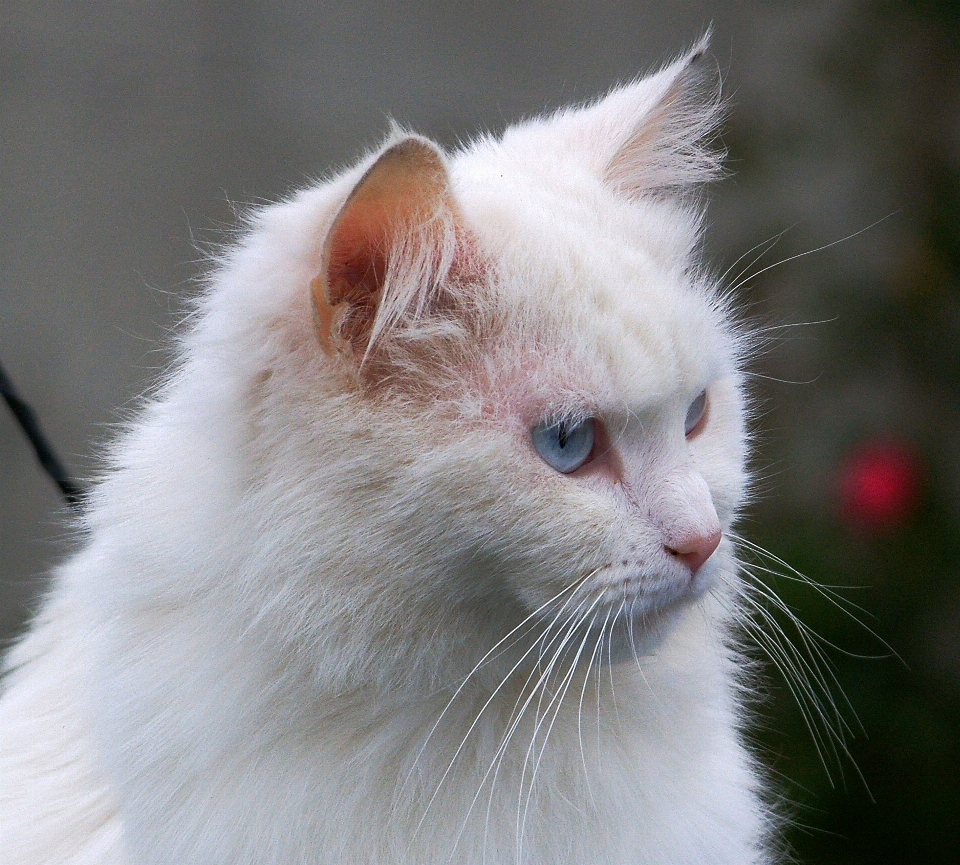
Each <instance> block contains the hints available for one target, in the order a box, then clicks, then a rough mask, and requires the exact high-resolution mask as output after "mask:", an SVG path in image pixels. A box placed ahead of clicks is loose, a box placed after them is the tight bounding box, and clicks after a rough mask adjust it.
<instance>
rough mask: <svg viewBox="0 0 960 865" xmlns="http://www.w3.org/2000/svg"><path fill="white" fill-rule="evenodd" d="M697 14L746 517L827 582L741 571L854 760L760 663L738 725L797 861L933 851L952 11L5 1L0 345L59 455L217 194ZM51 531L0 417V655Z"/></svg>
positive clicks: (293, 175) (532, 83)
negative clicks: (732, 308)
mask: <svg viewBox="0 0 960 865" xmlns="http://www.w3.org/2000/svg"><path fill="white" fill-rule="evenodd" d="M711 22H712V23H713V26H714V39H713V43H712V54H713V58H714V60H715V62H716V64H717V66H718V68H719V69H720V71H721V73H722V76H723V79H724V90H725V92H726V93H727V95H728V97H729V98H730V100H731V103H732V114H731V116H730V119H729V121H728V123H727V124H726V127H725V131H724V135H723V141H724V144H725V146H726V147H727V148H728V150H729V153H730V157H729V160H728V163H727V165H728V168H729V170H730V177H729V178H728V179H726V180H724V181H723V182H721V183H720V184H719V185H717V186H716V187H715V188H713V189H712V190H711V191H710V199H711V205H710V211H709V215H710V218H709V228H708V231H707V238H706V254H707V256H708V258H709V259H710V260H711V261H712V262H713V263H714V264H715V266H716V268H717V269H718V270H720V271H723V270H726V269H727V268H728V267H730V268H731V270H730V274H729V276H728V277H727V282H728V283H734V282H742V283H743V284H742V285H740V287H739V288H738V289H737V294H738V296H739V298H740V305H741V308H742V309H743V310H744V311H745V314H746V315H747V316H748V317H749V318H750V319H751V320H752V321H753V322H754V323H755V324H756V326H757V327H759V328H765V331H764V332H765V334H766V336H767V337H768V340H767V342H766V344H765V346H764V349H763V351H762V352H761V353H760V355H759V356H758V357H757V358H756V360H755V362H754V363H753V365H752V367H751V381H752V383H753V387H754V393H755V394H756V396H757V398H758V413H757V419H756V422H755V431H756V455H755V460H754V465H755V468H756V471H757V475H758V487H757V498H756V501H755V503H754V504H753V505H752V506H751V508H750V510H749V512H748V514H747V515H746V518H745V520H744V522H743V524H742V526H741V531H742V534H743V535H745V536H746V537H748V538H749V539H751V540H752V541H753V542H755V543H757V544H760V545H762V546H763V547H764V548H766V549H767V550H769V551H770V552H771V553H772V554H773V555H775V556H777V557H779V558H780V559H782V560H784V561H785V562H788V563H789V564H790V565H791V566H792V567H794V568H796V569H797V570H798V571H800V572H802V573H803V574H805V575H807V576H808V577H809V578H810V579H811V580H813V581H816V582H817V583H820V584H823V585H826V586H831V587H837V586H839V587H843V588H839V589H836V591H837V592H838V593H839V595H840V598H841V600H840V601H839V602H838V603H834V599H833V598H832V597H831V596H830V594H829V592H827V591H817V590H816V589H815V588H811V586H809V585H807V584H806V583H804V582H803V581H800V580H799V579H797V578H796V575H795V574H793V573H792V572H791V571H789V570H788V569H787V568H786V567H784V566H782V565H777V564H773V566H772V567H770V569H771V570H773V571H779V572H781V574H782V576H775V575H773V574H769V573H766V572H765V571H763V570H758V569H756V568H754V572H755V573H756V574H757V577H758V579H762V580H764V581H765V585H767V586H769V587H772V588H774V589H775V590H776V591H777V593H778V594H779V596H780V597H781V598H783V599H784V600H785V601H786V602H787V603H788V604H789V605H790V607H792V609H793V610H794V611H795V612H796V614H797V615H798V616H799V617H800V618H801V619H802V620H803V621H804V622H805V623H806V624H807V625H808V626H809V627H810V628H812V629H813V630H814V631H816V632H817V633H818V634H820V635H821V637H822V638H823V639H824V640H825V641H828V642H829V643H830V644H832V646H834V647H836V648H831V647H829V646H825V647H824V653H825V656H826V658H827V660H828V662H829V667H827V666H826V664H825V663H824V661H823V660H822V659H821V665H822V666H823V667H824V676H825V677H827V678H828V679H829V680H830V681H829V688H830V691H831V692H832V694H833V698H834V699H835V700H836V701H837V702H838V704H839V705H840V706H841V708H842V718H843V723H846V724H848V725H849V727H850V731H849V732H848V733H847V734H846V736H845V742H846V748H847V749H848V750H849V756H844V755H842V753H841V755H840V756H839V758H838V757H836V756H835V755H833V754H832V753H829V752H830V747H829V742H828V741H826V737H825V735H824V734H823V732H822V730H821V732H820V733H817V734H815V735H811V733H810V732H809V731H808V730H807V728H806V724H805V721H804V714H803V712H802V711H801V710H800V709H799V708H798V704H797V701H796V700H795V699H794V697H793V696H792V694H791V689H790V686H789V684H788V683H787V682H786V681H785V680H784V679H783V678H782V677H781V676H780V675H779V673H778V671H777V669H776V665H775V664H768V666H769V685H768V686H767V688H766V689H765V691H764V693H763V695H762V702H761V705H760V707H759V710H760V715H761V718H762V722H761V724H760V725H759V729H758V730H757V731H756V732H755V733H754V734H753V737H754V740H755V742H756V747H757V748H758V749H759V750H760V751H761V752H762V755H763V760H764V761H765V762H766V763H768V764H770V765H771V766H772V767H773V779H774V784H775V786H776V788H777V790H778V794H779V796H780V797H781V798H782V799H783V801H784V802H786V803H789V804H788V806H787V809H788V811H789V813H790V815H791V816H792V818H793V825H792V826H790V827H788V828H787V829H786V830H785V838H786V841H787V843H788V844H789V846H790V848H791V849H792V850H793V852H794V854H795V855H796V857H797V858H798V859H799V860H800V861H802V862H809V863H851V865H852V863H868V862H869V863H887V862H890V863H893V862H904V863H907V862H909V863H916V862H924V861H940V862H948V861H960V3H958V2H957V0H952V2H948V0H816V2H801V0H796V2H787V0H780V2H761V0H717V2H712V3H707V2H703V3H698V2H672V3H667V2H633V3H630V2H601V0H581V2H572V0H567V2H557V3H528V2H517V0H509V2H508V0H486V2H475V3H467V2H461V3H443V2H436V0H434V2H430V0H420V2H406V3H396V2H380V3H370V2H363V0H353V2H324V3H316V4H308V3H304V2H289V0H272V2H267V0H260V2H256V0H245V2H244V0H240V2H232V3H226V2H214V0H209V2H202V0H196V2H186V0H165V2H162V3H160V2H147V0H141V2H125V3H119V2H117V3H110V2H98V3H91V2H87V3H64V2H52V3H42V4H41V3H36V2H32V0H31V2H23V0H4V2H3V4H2V6H0V304H2V305H0V310H2V313H0V360H2V362H3V364H4V365H5V367H6V369H7V372H8V373H9V375H10V376H11V377H12V379H13V380H14V382H15V383H16V384H17V386H18V387H19V389H20V391H21V392H22V394H23V395H24V396H25V397H26V398H27V399H29V400H30V401H31V402H32V403H33V405H34V407H35V409H36V410H37V412H38V413H39V416H40V418H41V421H42V423H43V426H44V428H45V429H46V431H47V433H48V434H49V436H50V438H51V439H52V440H53V442H54V443H55V445H56V447H57V448H58V450H59V451H60V453H61V455H62V456H63V458H64V460H65V461H66V462H67V463H68V464H69V467H70V469H71V470H72V471H73V472H74V473H76V474H78V475H80V476H83V475H84V474H87V473H89V472H91V471H92V470H93V469H94V468H95V467H96V465H97V455H98V452H99V451H100V448H101V445H102V443H103V442H104V441H106V440H107V439H109V437H110V435H111V426H112V425H113V424H114V423H115V422H116V421H118V420H119V419H121V418H122V417H124V416H125V415H126V414H128V413H129V411H130V409H131V407H132V406H134V405H135V404H136V398H137V396H138V395H139V394H142V393H143V392H144V391H145V390H147V389H148V388H149V387H150V385H151V382H153V381H154V379H155V377H156V374H157V370H158V368H159V367H161V366H162V365H163V364H164V363H165V361H166V359H167V357H168V355H167V352H166V348H165V347H164V346H165V340H166V339H167V337H168V334H169V331H170V329H171V327H173V326H174V325H175V324H176V322H177V320H178V316H179V314H180V313H181V312H182V310H183V305H182V301H183V298H184V297H187V296H190V295H192V294H193V293H195V291H196V290H197V287H196V282H195V277H196V276H197V275H198V274H199V273H200V272H201V270H202V265H201V257H202V256H201V254H200V253H199V252H198V244H199V245H202V244H206V243H210V242H218V241H221V240H223V239H225V238H226V236H227V233H228V232H229V230H230V229H231V228H232V227H233V226H234V225H235V224H236V220H235V216H234V213H235V207H236V205H243V204H246V203H249V202H258V201H263V200H269V199H273V198H276V197H278V196H280V195H282V194H284V193H285V192H287V191H288V190H290V189H292V188H294V187H296V186H298V185H301V184H303V183H304V182H305V181H306V180H307V179H308V178H311V177H317V176H321V175H323V174H324V173H325V172H328V171H330V170H332V169H334V168H335V167H337V166H344V165H347V164H349V163H350V162H351V161H352V160H354V159H355V158H356V157H357V156H358V154H359V153H360V152H361V151H362V149H363V148H364V147H366V146H369V145H372V144H374V143H376V142H377V141H378V140H379V138H380V137H381V136H382V135H383V134H384V133H385V131H386V128H387V118H388V116H392V117H394V118H396V119H397V120H399V121H400V122H401V123H403V124H405V125H409V126H411V127H413V128H415V129H418V130H420V131H422V132H424V133H426V134H429V135H431V136H433V137H435V138H436V139H437V140H439V141H441V142H444V143H446V144H448V145H455V144H456V143H457V142H458V141H460V140H462V139H463V138H465V137H467V136H469V135H470V134H471V133H472V132H475V131H477V130H481V129H485V130H500V129H502V128H503V127H504V126H505V125H506V124H507V123H509V122H511V121H513V120H516V119H518V118H521V117H523V116H526V115H530V114H532V113H534V112H538V111H540V110H542V109H544V108H551V107H556V106H559V105H561V104H564V103H567V102H570V101H575V100H582V99H586V98H590V97H592V96H594V95H596V94H598V93H601V92H602V91H604V90H605V89H607V88H608V87H609V86H611V85H612V84H613V83H615V82H617V81H621V80H624V79H627V78H630V77H632V76H634V75H635V74H637V73H638V72H640V71H644V70H649V69H650V68H651V67H652V66H655V65H656V64H658V63H660V62H661V61H664V60H667V59H669V58H671V57H672V56H674V55H675V54H676V53H678V52H679V51H680V50H681V49H683V48H684V47H685V46H687V45H689V44H690V43H691V42H692V41H693V40H694V39H695V38H696V37H697V36H698V35H699V34H700V33H702V32H703V31H704V29H705V28H706V27H707V26H708V25H709V24H710V23H711ZM774 242H775V244H774ZM758 244H759V245H760V246H758ZM771 245H773V248H772V249H768V246H771ZM823 247H826V248H823ZM821 248H823V249H821ZM751 249H753V250H754V251H753V252H752V253H750V252H749V250H751ZM818 249H821V251H817V252H812V251H813V250H818ZM761 253H763V255H762V257H760V258H757V256H758V255H760V254H761ZM806 253H810V254H806ZM744 254H746V256H745V257H744V258H742V259H741V258H740V257H741V256H743V255H744ZM797 256H800V257H797ZM755 259H756V260H755ZM781 262H782V263H781ZM769 265H776V266H774V267H772V268H771V269H769V270H765V269H764V268H766V267H767V266H769ZM738 274H739V278H738ZM73 544H74V540H73V539H72V538H71V536H70V533H69V530H68V521H67V520H66V518H65V513H64V507H63V505H62V504H61V501H60V500H59V498H58V495H57V493H56V491H55V489H54V488H53V486H52V484H51V483H50V482H49V481H48V479H47V478H46V477H45V476H44V475H43V474H42V473H41V472H40V471H39V469H38V467H37V465H36V463H35V461H34V459H33V456H32V454H31V452H30V450H29V449H28V446H27V445H26V443H25V441H24V439H23V436H22V435H21V433H20V432H19V430H18V429H17V427H16V426H15V425H14V423H13V420H12V418H11V416H10V415H9V413H8V412H6V410H3V411H0V562H2V564H0V639H2V640H3V641H4V642H7V641H9V640H10V639H11V638H12V637H13V636H14V635H15V634H16V633H18V632H19V630H20V629H21V628H22V627H23V624H24V622H25V618H26V616H28V614H29V611H30V610H31V609H32V608H34V607H35V604H36V601H37V597H38V593H39V592H41V591H42V589H43V586H44V582H45V579H46V578H45V574H46V572H47V570H48V568H49V567H50V566H51V565H52V564H54V563H55V562H57V561H59V560H61V559H62V558H63V557H64V556H65V555H66V554H67V553H68V552H69V551H70V549H71V548H72V546H73ZM752 561H754V563H755V564H756V565H758V566H759V567H769V566H771V563H772V562H773V560H772V559H771V558H769V557H766V558H762V557H758V556H753V557H752ZM830 591H833V589H831V590H830ZM847 602H850V603H854V604H856V605H857V607H858V608H859V609H855V610H853V612H854V614H855V616H856V617H857V618H859V619H860V621H861V622H862V623H863V624H862V625H861V624H858V623H857V622H856V621H855V620H854V618H853V617H852V616H851V615H849V614H848V613H845V612H843V611H842V610H841V609H840V607H842V606H843V605H844V604H845V603H847ZM838 604H839V606H838ZM765 614H766V615H772V616H779V617H780V618H781V620H782V622H783V624H784V626H785V627H787V628H789V627H790V625H789V623H788V622H787V620H786V619H785V618H784V617H782V616H780V613H779V611H777V610H776V609H774V607H773V606H768V608H767V609H766V613H760V614H758V615H761V616H762V615H765ZM793 641H794V645H795V646H797V647H802V644H803V637H802V636H801V635H799V634H798V633H797V632H796V631H794V636H793ZM888 647H889V648H888ZM891 649H892V650H893V651H895V652H896V654H897V655H899V659H898V658H896V657H893V655H892V652H891ZM786 651H789V650H786ZM775 654H776V652H775ZM779 660H780V666H784V665H785V664H787V663H790V661H789V656H788V655H785V654H784V650H779ZM793 663H794V664H800V663H802V662H801V661H799V660H797V659H796V658H794V660H793ZM844 694H845V695H846V697H845V698H844V696H843V695H844ZM807 711H808V713H811V712H812V713H815V712H816V709H815V708H813V709H811V708H810V707H808V709H807ZM854 712H855V714H854ZM839 723H840V722H835V725H837V724H839ZM818 729H820V728H818ZM818 736H819V737H820V739H821V740H822V741H821V750H826V751H827V752H828V753H827V754H826V755H825V760H824V761H821V759H820V757H819V755H818V748H817V738H818ZM837 750H840V749H839V748H838V749H837ZM954 855H957V856H958V859H957V860H954V859H952V856H954Z"/></svg>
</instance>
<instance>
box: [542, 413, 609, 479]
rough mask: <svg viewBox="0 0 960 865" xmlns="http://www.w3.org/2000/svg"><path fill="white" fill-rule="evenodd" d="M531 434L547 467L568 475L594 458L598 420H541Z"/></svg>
mask: <svg viewBox="0 0 960 865" xmlns="http://www.w3.org/2000/svg"><path fill="white" fill-rule="evenodd" d="M530 435H531V438H532V439H533V446H534V447H535V448H536V449H537V453H538V454H540V456H542V457H543V459H544V461H545V462H546V463H547V465H550V466H552V467H553V468H555V469H556V470H557V471H558V472H562V473H563V474H565V475H566V474H570V472H575V471H576V470H577V469H578V468H580V466H582V465H583V464H584V463H585V462H586V461H587V459H588V458H589V457H590V452H591V451H592V450H593V438H594V420H593V418H587V419H586V420H582V421H576V422H571V421H565V420H559V421H550V422H548V421H540V423H538V424H537V425H536V426H535V427H534V428H533V430H532V432H531V434H530Z"/></svg>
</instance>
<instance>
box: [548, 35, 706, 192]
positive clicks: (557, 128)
mask: <svg viewBox="0 0 960 865" xmlns="http://www.w3.org/2000/svg"><path fill="white" fill-rule="evenodd" d="M708 41H709V33H708V34H707V35H705V36H704V37H703V38H702V39H701V40H700V41H699V42H698V43H697V44H696V45H695V46H694V47H693V48H692V49H691V50H690V51H688V52H687V53H686V54H685V55H684V56H683V57H681V58H680V59H679V60H677V61H676V62H674V63H671V64H670V65H668V66H666V67H665V68H663V69H662V70H660V71H659V72H657V73H655V74H653V75H650V76H648V77H646V78H641V79H639V80H637V81H635V82H633V83H632V84H628V85H626V86H623V87H619V88H617V89H616V90H614V91H612V92H611V93H609V94H608V95H607V96H605V97H604V98H602V99H600V100H599V101H598V102H596V103H594V104H592V105H588V106H586V107H583V108H579V109H573V110H568V111H562V112H560V113H559V114H557V115H556V116H555V117H554V118H552V122H551V128H552V130H553V132H554V134H555V135H558V136H559V137H560V139H561V140H564V141H565V143H566V145H567V146H568V147H571V148H573V149H575V150H576V155H577V157H578V158H580V159H581V160H582V159H583V158H586V159H587V160H588V162H589V164H590V166H591V167H592V168H593V169H594V170H595V171H596V173H597V174H598V175H600V176H601V177H602V178H603V180H604V181H605V182H606V183H607V184H609V185H610V186H613V187H614V188H616V189H617V190H618V191H619V192H621V193H623V194H625V195H627V196H629V197H638V196H641V195H645V194H650V193H656V192H662V191H670V190H673V191H682V190H684V189H687V188H689V187H691V186H693V185H695V184H698V183H701V182H703V181H706V180H711V179H713V178H715V177H716V176H717V175H718V174H719V173H720V163H721V160H722V157H723V154H722V152H718V151H717V150H715V149H714V148H712V147H711V146H710V145H711V139H712V137H713V133H714V132H715V130H716V128H717V125H718V123H719V121H720V119H721V115H722V108H723V106H722V102H721V100H720V96H719V87H718V86H717V83H716V75H711V74H709V68H708V64H707V60H706V50H707V43H708Z"/></svg>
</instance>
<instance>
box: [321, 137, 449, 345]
mask: <svg viewBox="0 0 960 865" xmlns="http://www.w3.org/2000/svg"><path fill="white" fill-rule="evenodd" d="M455 233H456V232H455V219H454V206H453V202H452V199H451V195H450V186H449V179H448V175H447V170H446V166H445V164H444V157H443V154H442V153H441V152H440V150H439V149H438V148H437V147H436V145H434V144H433V143H432V142H430V141H428V140H427V139H424V138H420V137H417V136H408V137H405V138H403V139H402V140H400V141H398V142H396V143H394V144H392V145H390V146H389V147H387V148H386V149H385V150H384V151H383V152H382V153H381V154H380V155H379V157H378V158H377V159H376V161H375V162H374V163H373V165H371V166H370V168H368V169H367V171H366V173H365V174H364V175H363V177H361V178H360V180H359V182H358V183H357V184H356V186H354V188H353V190H352V191H351V192H350V194H349V195H348V196H347V199H346V201H345V202H344V203H343V205H342V207H341V208H340V211H339V212H338V213H337V215H336V217H335V218H334V220H333V223H332V225H331V227H330V229H329V231H328V233H327V236H326V239H325V241H324V244H323V259H322V266H321V271H320V273H319V274H318V275H317V277H316V278H315V279H314V280H313V282H312V284H311V289H312V293H313V303H314V309H315V311H316V317H317V326H318V331H319V336H320V342H321V344H322V345H323V347H324V349H325V350H326V351H327V352H328V353H329V354H338V353H339V354H340V355H343V356H346V357H349V358H351V359H355V360H358V361H359V360H362V359H363V357H365V355H366V354H367V352H368V350H369V347H370V345H371V344H372V343H373V341H374V340H375V339H376V337H377V335H378V334H379V333H380V331H382V330H383V328H384V327H386V326H389V325H391V324H393V323H395V321H396V320H397V319H399V318H400V317H402V316H403V315H415V314H417V312H422V310H423V308H424V306H425V303H426V301H425V297H424V292H426V291H429V290H430V289H431V288H432V287H433V286H435V285H436V284H437V282H438V281H439V280H441V279H442V278H443V276H444V275H445V271H446V270H448V269H449V267H450V262H451V259H452V254H453V253H452V250H453V247H454V246H455V245H456V238H455Z"/></svg>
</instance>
